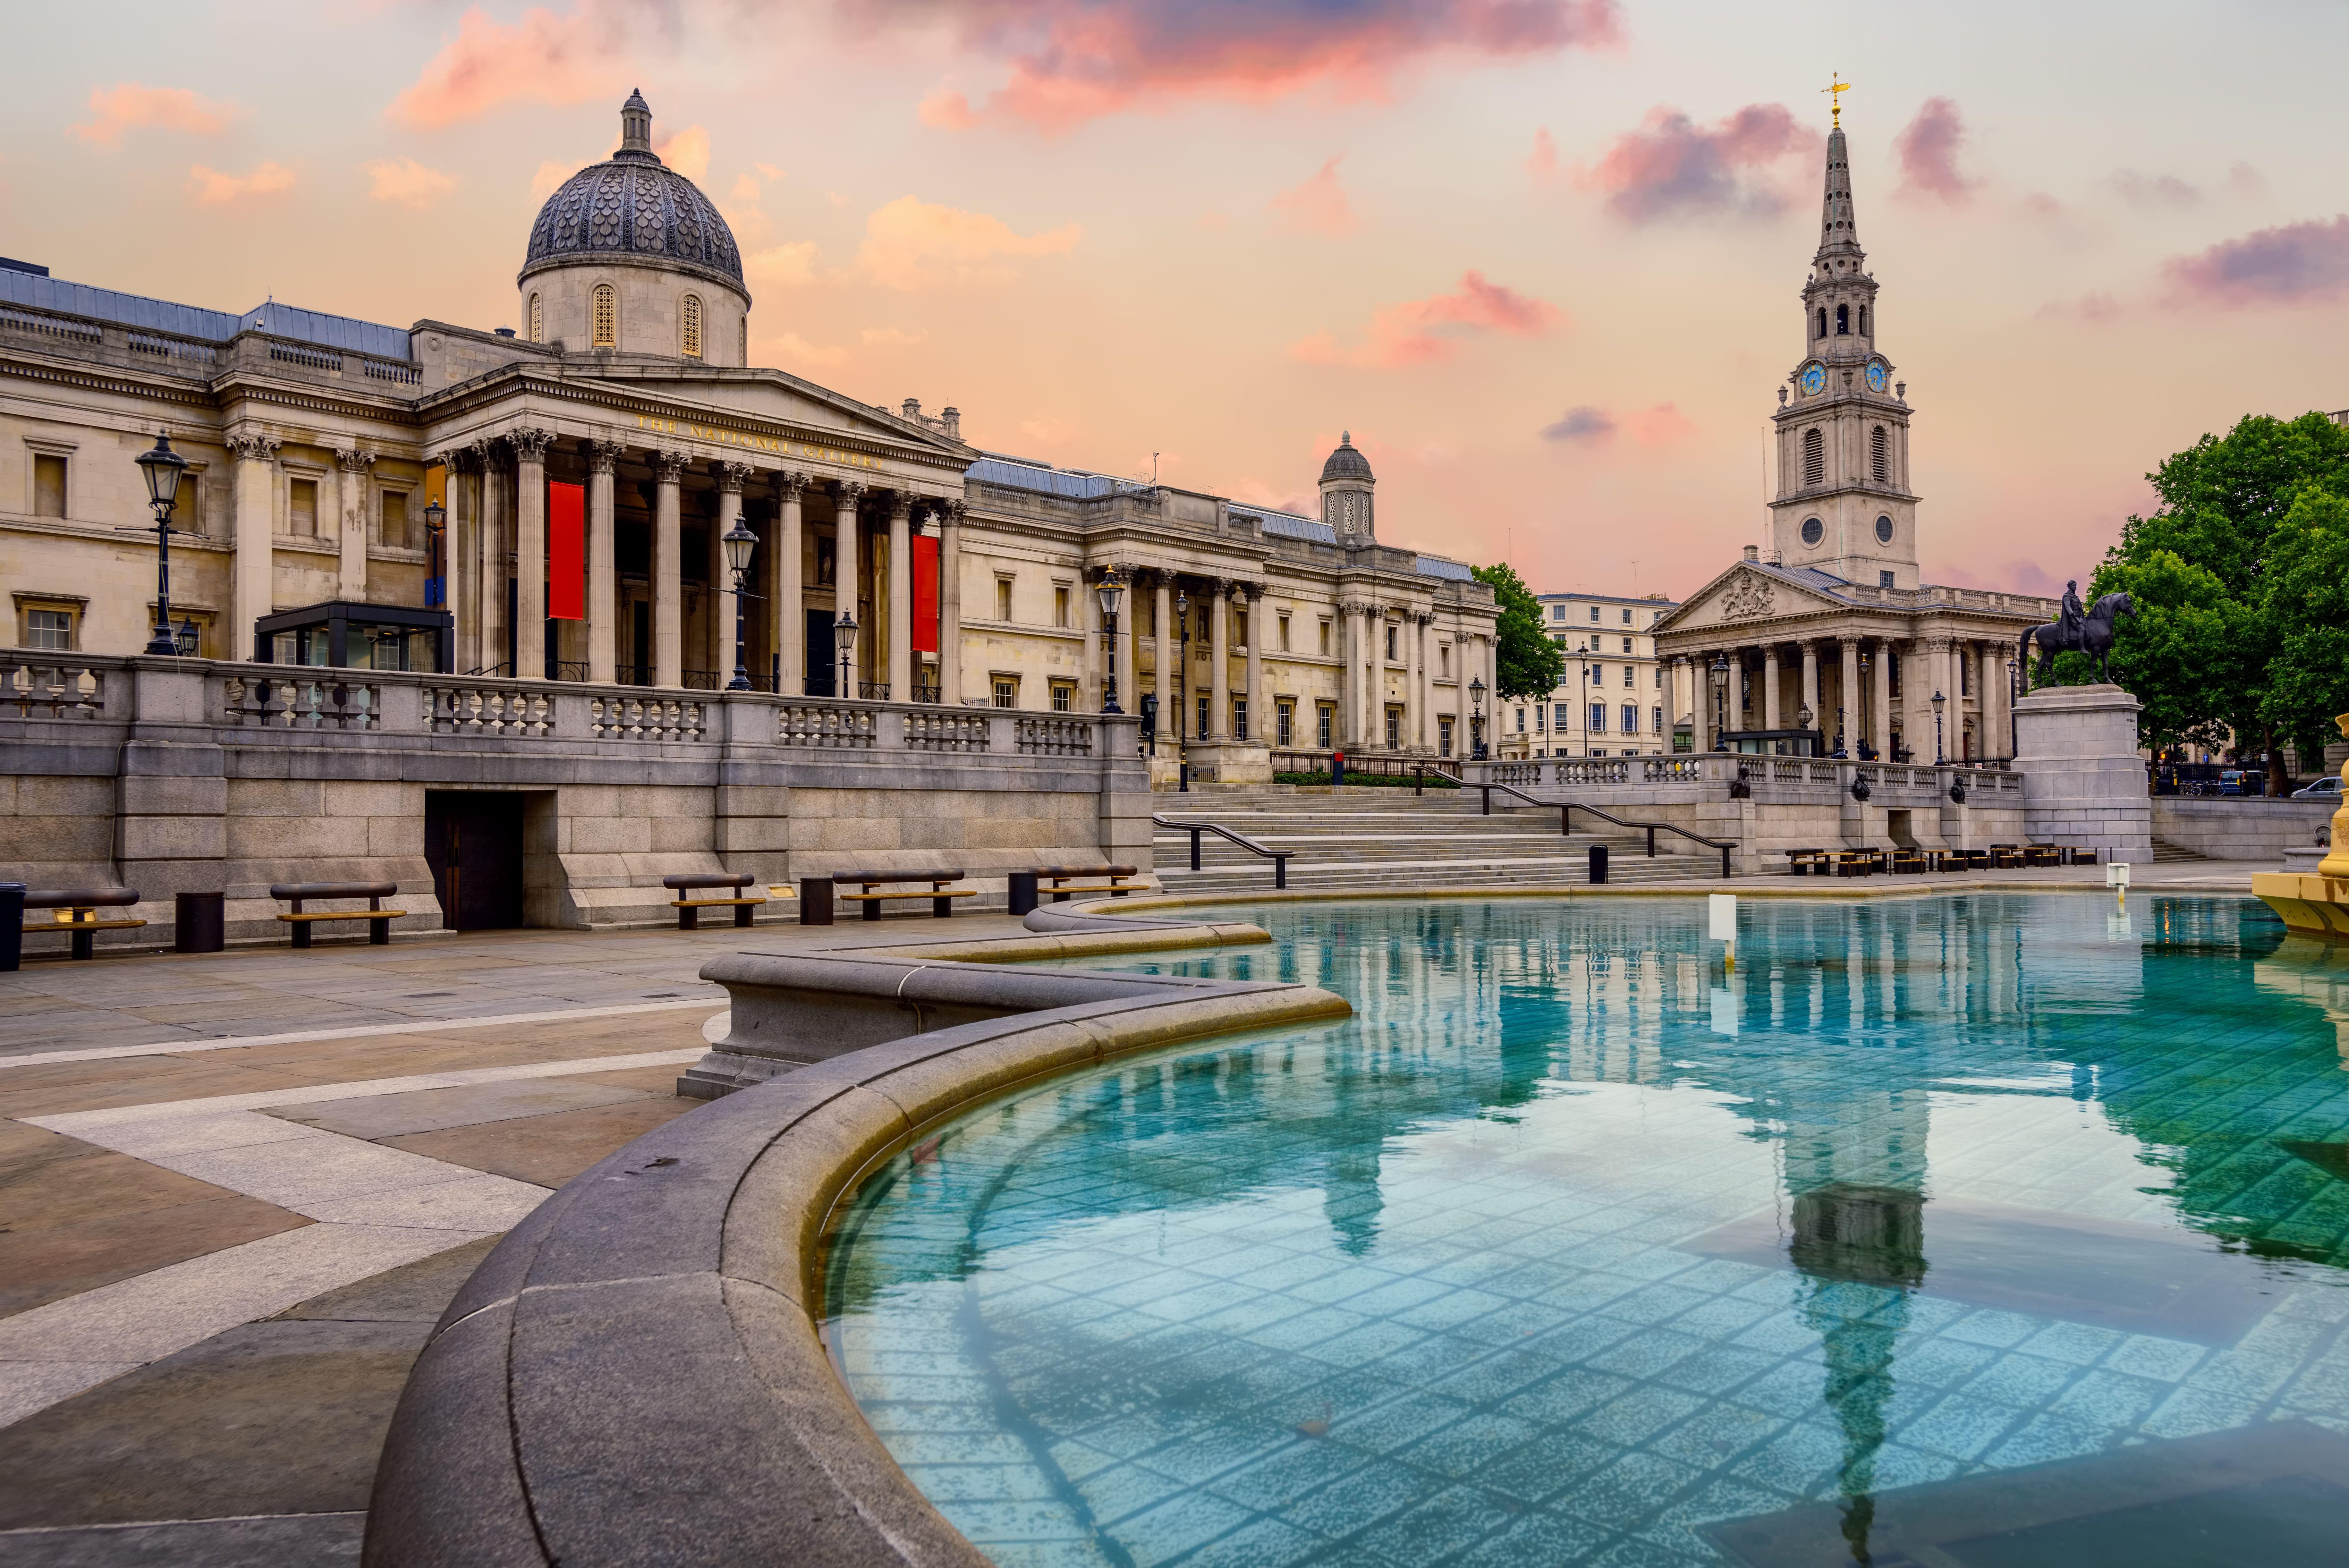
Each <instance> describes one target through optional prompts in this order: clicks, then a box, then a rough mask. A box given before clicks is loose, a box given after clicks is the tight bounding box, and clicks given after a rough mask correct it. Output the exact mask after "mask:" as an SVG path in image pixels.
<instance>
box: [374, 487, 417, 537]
mask: <svg viewBox="0 0 2349 1568" xmlns="http://www.w3.org/2000/svg"><path fill="white" fill-rule="evenodd" d="M376 543H377V544H378V545H382V546H383V547H384V548H385V549H387V550H407V549H411V548H413V547H414V546H412V545H409V542H408V495H407V493H406V492H404V491H398V490H387V491H385V492H384V493H383V501H382V504H381V505H380V506H379V508H378V522H377V524H376Z"/></svg>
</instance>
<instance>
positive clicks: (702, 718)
mask: <svg viewBox="0 0 2349 1568" xmlns="http://www.w3.org/2000/svg"><path fill="white" fill-rule="evenodd" d="M708 724H709V710H708V706H707V704H704V703H700V702H690V701H681V700H679V699H678V698H675V697H634V696H630V697H605V696H595V697H590V698H588V699H587V732H588V733H589V734H591V735H593V736H595V738H596V739H597V740H599V741H698V740H701V739H703V738H704V735H705V733H706V731H707V728H708Z"/></svg>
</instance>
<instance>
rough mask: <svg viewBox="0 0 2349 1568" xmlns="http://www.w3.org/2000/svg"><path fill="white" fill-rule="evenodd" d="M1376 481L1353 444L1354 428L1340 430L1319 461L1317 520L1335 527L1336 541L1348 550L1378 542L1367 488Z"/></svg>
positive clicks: (1368, 464)
mask: <svg viewBox="0 0 2349 1568" xmlns="http://www.w3.org/2000/svg"><path fill="white" fill-rule="evenodd" d="M1378 483H1379V482H1378V480H1377V479H1376V478H1375V477H1373V476H1372V474H1371V460H1370V459H1369V458H1367V457H1364V456H1363V455H1362V454H1361V450H1360V449H1358V448H1357V447H1356V446H1355V445H1354V432H1353V431H1340V432H1339V435H1338V448H1337V450H1336V451H1335V452H1331V453H1330V460H1329V461H1328V462H1324V463H1323V464H1322V465H1321V521H1322V522H1324V523H1327V524H1330V527H1331V528H1333V529H1335V530H1337V534H1338V543H1339V544H1340V545H1344V546H1345V547H1346V548H1347V549H1349V550H1359V549H1361V548H1362V547H1363V546H1365V545H1375V544H1377V543H1378V535H1376V534H1375V533H1374V532H1373V531H1372V529H1371V492H1372V491H1373V490H1374V489H1376V488H1377V485H1378Z"/></svg>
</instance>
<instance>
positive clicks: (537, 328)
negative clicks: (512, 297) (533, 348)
mask: <svg viewBox="0 0 2349 1568" xmlns="http://www.w3.org/2000/svg"><path fill="white" fill-rule="evenodd" d="M530 340H531V341H532V342H533V343H543V342H545V341H546V306H545V305H544V304H543V302H542V301H541V300H540V299H539V296H536V295H534V294H533V295H532V296H530Z"/></svg>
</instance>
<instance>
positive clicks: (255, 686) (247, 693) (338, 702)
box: [217, 670, 383, 730]
mask: <svg viewBox="0 0 2349 1568" xmlns="http://www.w3.org/2000/svg"><path fill="white" fill-rule="evenodd" d="M344 675H345V672H344V671H341V670H336V671H332V672H330V673H328V674H326V675H324V676H319V675H314V674H311V673H308V672H306V671H300V672H289V673H287V674H285V675H281V676H251V675H231V676H228V677H226V678H225V679H223V680H222V681H221V684H220V704H219V707H218V709H217V711H218V712H219V714H220V717H221V718H222V721H224V722H227V723H229V724H233V725H235V726H237V727H239V728H248V727H258V728H261V729H264V730H379V729H381V728H382V727H383V723H382V711H383V708H382V691H381V690H380V688H378V687H377V686H375V685H373V684H371V683H369V682H367V681H366V680H348V679H337V677H342V676H344Z"/></svg>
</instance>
